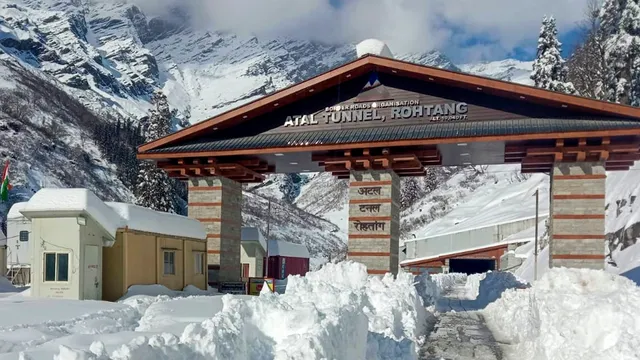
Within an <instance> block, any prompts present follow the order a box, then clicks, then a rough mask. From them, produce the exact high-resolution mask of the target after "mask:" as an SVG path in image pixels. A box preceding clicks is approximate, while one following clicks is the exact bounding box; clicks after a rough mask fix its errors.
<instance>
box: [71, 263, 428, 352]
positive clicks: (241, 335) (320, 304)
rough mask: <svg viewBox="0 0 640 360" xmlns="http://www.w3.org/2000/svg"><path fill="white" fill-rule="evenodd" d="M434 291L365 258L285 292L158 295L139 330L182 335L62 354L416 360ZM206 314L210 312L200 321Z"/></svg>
mask: <svg viewBox="0 0 640 360" xmlns="http://www.w3.org/2000/svg"><path fill="white" fill-rule="evenodd" d="M131 290H139V291H138V293H139V292H142V291H141V290H142V289H131ZM434 291H437V286H436V285H435V283H433V282H432V281H431V280H430V279H429V277H428V275H426V276H423V277H421V278H418V279H416V278H414V276H413V275H411V274H408V273H400V274H398V276H397V278H396V279H393V276H391V275H390V274H388V275H387V276H385V277H382V278H380V277H370V276H368V275H367V271H366V267H365V266H364V265H362V264H358V263H354V262H342V263H338V264H326V265H325V266H324V267H323V268H322V269H321V270H319V271H317V272H310V273H308V274H307V276H306V277H300V276H290V277H289V278H288V286H287V291H286V293H285V294H282V295H279V294H275V293H262V294H260V296H257V297H255V296H253V297H251V296H233V295H223V296H215V297H198V298H184V299H178V300H171V301H166V302H158V301H156V302H155V303H152V304H150V306H149V307H148V309H147V310H146V311H145V312H144V314H145V315H144V316H143V319H142V320H141V321H140V326H141V328H139V329H138V330H147V329H151V328H153V329H154V331H157V330H158V329H161V330H163V331H168V332H170V333H171V332H172V333H174V335H171V334H163V335H156V336H152V337H148V336H141V337H139V338H136V339H134V340H132V341H131V342H129V343H128V344H126V345H122V346H121V347H120V348H118V349H117V350H115V351H113V352H112V353H111V354H108V353H107V352H106V351H105V350H104V348H105V347H104V344H101V343H99V342H95V343H94V344H93V345H92V347H91V349H89V351H87V350H86V349H85V350H73V349H71V348H69V347H64V348H62V347H61V348H60V350H59V355H58V356H59V357H58V359H60V360H62V359H64V360H66V359H99V360H110V359H113V360H116V359H117V360H124V359H136V360H137V359H169V358H170V359H204V358H206V359H224V360H240V359H242V360H245V359H291V360H293V359H368V360H378V359H416V358H417V352H416V351H417V350H416V344H417V343H420V342H421V341H422V338H423V337H422V335H423V333H424V331H425V329H424V326H425V323H426V321H424V319H425V318H426V316H427V311H426V309H425V307H424V303H423V300H422V299H431V298H433V294H434ZM141 296H142V295H137V296H132V297H130V298H128V299H126V300H124V302H130V301H133V299H138V300H140V299H141ZM163 296H166V295H163ZM161 297H162V296H161ZM196 303H197V304H196ZM205 308H206V312H201V311H200V312H198V311H197V309H205ZM202 316H210V318H209V319H207V320H204V321H198V322H196V323H194V321H196V320H198V319H199V318H200V317H202ZM188 322H191V324H188V325H187V323H188ZM183 326H184V330H183V331H182V333H181V334H180V336H176V335H175V333H176V332H179V331H180V330H181V328H182V327H183Z"/></svg>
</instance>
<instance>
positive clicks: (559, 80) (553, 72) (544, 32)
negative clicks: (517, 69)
mask: <svg viewBox="0 0 640 360" xmlns="http://www.w3.org/2000/svg"><path fill="white" fill-rule="evenodd" d="M561 46H562V44H561V43H560V41H558V28H557V27H556V20H555V19H554V18H553V17H549V18H547V17H546V16H545V17H544V19H543V20H542V27H541V28H540V37H539V38H538V52H537V54H536V59H535V61H534V62H533V71H532V72H531V80H533V81H534V84H535V86H537V87H540V88H544V89H548V90H552V91H558V92H564V93H568V94H575V93H576V89H575V88H574V86H573V84H572V83H570V82H568V81H567V73H568V70H567V67H566V65H565V62H564V60H563V59H562V54H561V51H562V50H561Z"/></svg>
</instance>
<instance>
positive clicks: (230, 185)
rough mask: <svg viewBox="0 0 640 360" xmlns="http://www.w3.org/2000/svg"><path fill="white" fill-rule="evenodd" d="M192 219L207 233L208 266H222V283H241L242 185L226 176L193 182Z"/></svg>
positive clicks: (190, 209) (190, 194)
mask: <svg viewBox="0 0 640 360" xmlns="http://www.w3.org/2000/svg"><path fill="white" fill-rule="evenodd" d="M188 183H189V217H191V218H195V219H197V220H199V221H200V222H201V223H202V224H203V225H204V227H205V229H206V231H207V263H208V265H219V266H220V271H219V277H218V281H219V282H226V281H239V280H240V277H241V275H242V269H241V264H240V233H241V227H242V186H241V185H240V183H238V182H235V181H233V180H229V179H227V178H224V177H208V178H192V179H189V181H188Z"/></svg>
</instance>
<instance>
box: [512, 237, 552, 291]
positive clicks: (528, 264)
mask: <svg viewBox="0 0 640 360" xmlns="http://www.w3.org/2000/svg"><path fill="white" fill-rule="evenodd" d="M524 246H526V245H523V246H521V247H519V248H517V249H516V252H517V251H518V250H520V248H522V247H524ZM525 250H526V249H523V250H522V253H524V251H525ZM522 257H524V258H526V259H525V260H524V261H523V262H522V264H521V265H520V267H518V268H517V269H516V271H514V274H515V275H516V277H518V278H519V279H522V280H524V281H527V282H530V283H532V282H533V281H534V280H535V279H534V278H535V274H534V273H535V267H534V263H535V257H534V256H533V246H530V247H528V252H527V253H526V254H525V255H522ZM548 270H549V246H546V247H545V248H544V249H542V250H540V252H539V253H538V274H537V277H538V279H540V278H542V276H543V275H544V274H545V273H546V272H547V271H548Z"/></svg>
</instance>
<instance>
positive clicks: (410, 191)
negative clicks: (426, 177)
mask: <svg viewBox="0 0 640 360" xmlns="http://www.w3.org/2000/svg"><path fill="white" fill-rule="evenodd" d="M423 195H424V194H423V190H422V187H421V186H420V183H419V182H418V178H416V177H407V178H404V179H402V183H401V187H400V208H401V209H402V210H405V209H408V208H409V207H411V205H413V204H415V203H416V202H417V201H418V200H419V199H420V198H421V197H422V196H423Z"/></svg>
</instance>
